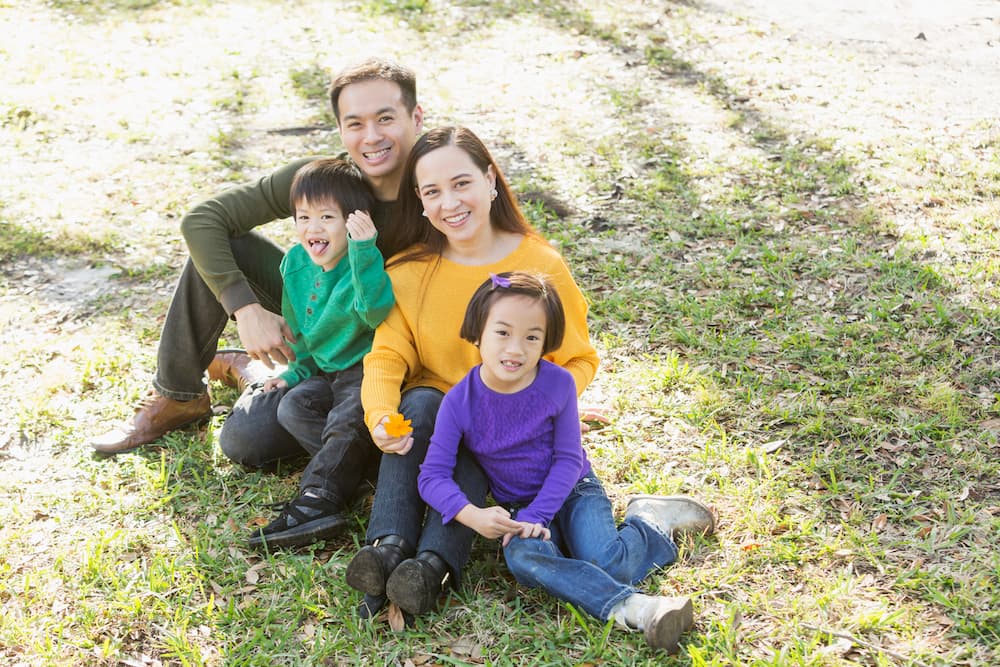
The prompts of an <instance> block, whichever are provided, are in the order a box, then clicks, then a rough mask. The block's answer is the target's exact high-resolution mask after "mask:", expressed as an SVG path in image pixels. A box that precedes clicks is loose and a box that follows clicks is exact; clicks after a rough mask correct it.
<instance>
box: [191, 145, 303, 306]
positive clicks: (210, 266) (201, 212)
mask: <svg viewBox="0 0 1000 667" xmlns="http://www.w3.org/2000/svg"><path fill="white" fill-rule="evenodd" d="M311 159H312V158H304V159H300V160H296V161H294V162H291V163H289V164H287V165H285V166H284V167H281V168H280V169H278V170H277V171H275V172H273V173H271V174H268V175H267V176H263V177H262V178H260V179H258V180H256V181H254V182H253V183H247V184H245V185H240V186H236V187H233V188H230V189H228V190H226V191H224V192H222V193H220V194H218V195H217V196H215V197H212V198H211V199H206V200H205V201H203V202H201V203H199V204H196V205H195V206H194V207H193V208H192V209H191V210H190V211H189V212H188V213H187V215H185V216H184V218H183V219H182V220H181V233H182V234H183V235H184V240H185V241H186V242H187V246H188V252H189V253H190V255H191V261H192V262H194V266H195V268H196V269H197V270H198V274H199V275H200V276H201V277H202V280H204V281H205V284H206V285H208V287H209V289H211V290H212V293H213V294H215V297H216V298H217V299H218V300H219V303H221V304H222V307H223V308H225V310H226V312H227V313H229V314H230V315H232V314H233V313H235V312H236V311H237V310H238V309H240V308H242V307H243V306H245V305H247V304H250V303H256V302H257V297H256V296H254V293H253V290H251V289H250V285H249V283H248V282H247V279H246V277H245V276H244V275H243V272H242V271H240V269H239V267H238V266H237V264H236V259H235V258H234V257H233V251H232V248H231V246H230V245H229V240H230V239H231V238H235V237H237V236H242V235H244V234H246V233H247V232H249V231H250V230H252V229H253V228H254V227H257V226H259V225H263V224H266V223H268V222H272V221H273V220H278V219H280V218H287V217H289V216H290V215H291V214H292V211H291V204H290V203H289V201H288V199H289V196H288V195H289V191H290V190H291V187H292V179H293V178H294V177H295V172H296V171H298V170H299V168H301V167H302V166H303V165H305V164H307V163H308V162H310V160H311Z"/></svg>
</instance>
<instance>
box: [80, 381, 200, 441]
mask: <svg viewBox="0 0 1000 667" xmlns="http://www.w3.org/2000/svg"><path fill="white" fill-rule="evenodd" d="M211 416H212V403H211V401H209V399H208V394H205V395H203V396H200V397H199V398H196V399H194V400H193V401H175V400H174V399H172V398H167V397H166V396H162V395H160V393H159V392H158V391H156V390H150V392H149V394H148V395H147V396H146V398H145V399H143V401H142V404H141V405H140V406H139V407H138V408H137V409H136V411H135V414H134V415H133V416H132V419H130V420H129V421H127V422H126V423H124V424H122V425H121V426H119V427H117V428H115V429H114V430H112V431H110V432H108V433H105V434H104V435H100V436H97V437H96V438H94V439H92V440H91V441H90V446H91V447H93V448H94V449H96V450H97V451H98V452H101V453H102V454H120V453H121V452H127V451H129V450H132V449H135V448H136V447H142V446H143V445H148V444H149V443H151V442H154V441H155V440H158V439H159V438H160V437H162V436H163V435H164V434H165V433H169V432H170V431H175V430H177V429H179V428H182V427H184V426H187V425H189V424H193V423H194V422H199V421H203V420H205V419H207V418H208V417H211Z"/></svg>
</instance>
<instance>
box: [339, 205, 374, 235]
mask: <svg viewBox="0 0 1000 667" xmlns="http://www.w3.org/2000/svg"><path fill="white" fill-rule="evenodd" d="M346 225H347V232H348V233H349V234H350V235H351V239H352V240H354V241H367V240H368V239H373V238H375V231H376V230H375V223H374V222H372V218H371V216H370V215H368V213H367V212H365V211H355V212H354V213H351V214H350V215H349V216H347V222H346Z"/></svg>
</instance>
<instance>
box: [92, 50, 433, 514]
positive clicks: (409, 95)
mask: <svg viewBox="0 0 1000 667" xmlns="http://www.w3.org/2000/svg"><path fill="white" fill-rule="evenodd" d="M330 103H331V104H332V106H333V112H334V116H335V117H336V119H337V126H338V129H339V132H340V136H341V139H342V140H343V144H344V146H345V148H346V149H347V153H348V156H349V157H350V159H351V160H353V161H354V163H355V164H357V166H358V167H359V168H360V169H361V172H362V174H363V176H364V178H365V180H367V182H368V183H369V185H370V186H371V188H372V190H373V192H374V193H375V196H376V199H377V201H376V202H375V205H374V207H373V209H372V211H371V217H372V219H373V220H374V223H375V227H376V229H377V230H378V238H377V245H378V248H379V250H381V251H382V254H383V256H384V257H389V256H391V255H392V254H394V253H395V252H396V251H398V250H400V248H398V247H395V244H396V243H397V242H396V241H395V240H394V239H395V238H396V235H395V234H394V233H393V230H392V229H390V226H389V223H390V218H391V211H392V209H393V207H394V205H395V200H396V194H397V190H398V189H399V180H400V176H401V171H402V168H403V164H404V163H405V161H406V158H407V156H408V155H409V152H410V149H411V148H412V147H413V144H414V142H415V141H416V139H417V136H418V135H419V134H420V132H421V129H422V127H423V110H422V109H421V108H420V106H419V105H418V104H417V97H416V77H415V76H414V74H413V72H412V71H410V70H409V69H407V68H404V67H401V66H399V65H397V64H395V63H392V62H389V61H385V60H381V59H370V60H366V61H364V62H361V63H359V64H357V65H354V66H352V67H349V68H347V69H345V70H343V71H342V72H340V73H339V74H338V75H337V76H336V77H335V78H334V80H333V82H332V84H331V87H330ZM312 159H313V158H304V159H301V160H297V161H295V162H292V163H290V164H288V165H286V166H284V167H282V168H280V169H278V170H277V171H275V172H273V173H272V174H270V175H267V176H264V177H263V178H260V179H259V180H257V181H255V182H253V183H248V184H246V185H243V186H240V187H236V188H232V189H230V190H227V191H225V192H223V193H221V194H219V195H218V196H216V197H214V198H212V199H208V200H206V201H204V202H201V203H200V204H198V205H196V206H195V207H194V208H192V209H191V211H190V212H189V213H188V214H187V215H186V216H184V219H183V220H182V221H181V230H182V233H183V234H184V239H185V241H186V242H187V246H188V252H189V253H190V257H189V259H188V261H187V262H186V263H185V265H184V269H183V271H182V273H181V276H180V279H179V281H178V284H177V288H176V290H175V292H174V295H173V299H172V301H171V303H170V307H169V310H168V311H167V317H166V320H165V322H164V325H163V331H162V333H161V336H160V343H159V350H158V353H157V369H156V376H155V378H154V380H153V388H152V390H151V391H150V393H149V395H148V396H147V397H146V399H145V400H144V401H143V402H142V403H141V405H140V406H139V407H138V408H137V409H136V412H135V414H134V415H133V416H132V418H131V419H129V420H128V421H127V422H126V423H124V424H122V425H120V426H118V427H117V428H115V429H113V430H112V431H110V432H108V433H106V434H103V435H101V436H99V437H96V438H94V439H93V440H91V441H90V445H91V446H92V447H93V448H94V449H95V450H96V451H98V452H100V453H103V454H109V455H110V454H117V453H120V452H126V451H129V450H132V449H135V448H137V447H141V446H143V445H148V444H150V443H153V442H155V441H156V440H157V439H159V438H160V437H162V436H163V435H164V434H166V433H168V432H170V431H172V430H176V429H180V428H182V427H184V426H187V425H190V424H193V423H196V422H200V421H203V420H205V419H207V418H208V417H209V416H210V415H211V403H210V401H209V397H208V392H207V387H206V385H205V379H204V376H205V371H206V370H208V375H209V378H210V379H215V380H222V381H224V382H227V383H228V384H231V385H233V386H240V387H246V386H247V385H252V384H254V383H255V382H258V381H262V380H263V379H264V378H265V377H266V376H267V375H268V373H266V372H265V371H264V369H263V367H265V366H266V367H267V368H269V369H271V368H274V366H275V365H276V364H278V365H282V364H287V363H288V362H289V361H292V360H293V359H294V353H293V352H292V347H291V343H292V342H294V338H293V337H292V332H291V329H290V328H289V326H288V324H287V322H286V321H285V319H284V318H283V317H282V316H281V314H280V313H281V287H282V280H281V274H280V272H279V269H278V267H279V264H280V262H281V259H282V257H283V256H284V251H283V249H282V248H280V247H279V246H277V245H276V244H274V243H273V242H271V241H270V240H268V239H267V238H265V237H264V236H263V235H261V234H259V233H258V232H256V231H254V228H256V227H258V226H260V225H264V224H267V223H269V222H272V221H274V220H279V219H282V218H287V217H289V216H291V215H292V207H291V204H290V202H289V191H290V188H291V183H292V179H293V177H294V176H295V173H296V172H297V171H298V170H299V169H300V168H301V167H302V166H304V165H305V164H307V163H308V162H310V161H311V160H312ZM230 318H233V319H235V320H236V325H237V330H238V332H239V337H240V341H241V342H242V343H243V347H244V349H245V350H246V353H243V352H231V351H229V352H218V351H217V347H218V340H219V336H220V335H221V334H222V331H223V330H224V329H225V327H226V323H227V322H228V320H229V319H230ZM251 360H257V362H255V363H251ZM235 421H236V423H235V424H234V425H233V427H232V428H229V424H228V423H227V428H225V429H224V436H225V437H223V438H221V440H222V442H221V445H222V447H223V450H224V451H225V452H226V454H227V456H229V457H230V458H232V459H233V460H234V461H237V462H239V463H242V464H244V465H248V466H252V467H269V466H273V465H274V464H275V463H276V462H277V461H279V460H281V459H283V458H287V457H293V456H301V455H302V454H303V453H304V452H303V450H302V449H301V447H300V446H299V445H298V443H297V442H296V441H295V439H294V438H292V437H291V436H290V435H289V434H288V433H287V432H286V431H284V429H282V428H281V427H280V426H279V425H278V423H277V420H276V419H275V418H274V415H265V414H259V415H255V416H254V418H253V419H243V420H242V421H241V420H239V419H237V420H235ZM359 478H360V477H359ZM350 492H351V493H353V492H354V489H350ZM306 519H308V517H306Z"/></svg>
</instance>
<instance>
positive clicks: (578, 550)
mask: <svg viewBox="0 0 1000 667" xmlns="http://www.w3.org/2000/svg"><path fill="white" fill-rule="evenodd" d="M515 518H516V514H515ZM549 530H550V531H551V532H552V538H551V539H550V540H542V539H539V538H520V537H515V538H513V539H512V540H511V541H510V543H509V544H508V545H507V546H506V547H505V548H504V558H505V559H506V561H507V569H509V570H510V572H511V573H512V574H513V575H514V578H515V579H517V581H518V582H519V583H520V584H522V585H524V586H528V587H529V588H541V589H543V590H545V591H546V592H548V593H549V594H550V595H552V596H554V597H556V598H559V599H560V600H564V601H566V602H569V603H571V604H572V605H573V606H575V607H576V608H578V609H582V610H584V611H585V612H587V613H588V614H590V615H591V616H593V617H595V618H599V619H600V620H602V621H607V620H608V618H609V617H610V616H611V610H612V609H613V608H614V607H615V605H616V604H618V603H619V602H621V601H622V600H624V599H625V598H626V597H628V596H629V595H632V594H633V593H635V592H637V591H636V589H635V588H634V587H633V585H634V584H637V583H639V582H640V581H641V580H642V579H644V578H645V577H646V576H647V575H648V574H649V573H650V572H652V571H654V570H656V569H659V568H661V567H664V566H665V565H669V564H671V563H673V562H674V561H675V560H677V545H675V544H674V542H673V540H671V539H670V537H669V536H667V535H664V534H663V533H661V532H660V531H659V530H657V529H656V528H655V527H653V526H652V525H651V524H649V523H647V522H646V521H643V520H642V519H640V518H638V517H630V518H628V519H626V520H625V521H624V522H623V523H622V524H621V525H620V526H616V525H615V518H614V514H613V513H612V509H611V501H610V500H608V496H607V495H606V494H605V493H604V487H603V486H602V485H601V482H600V480H599V479H598V478H597V476H596V475H594V473H593V472H590V473H587V476H586V477H584V478H583V479H581V480H580V481H579V482H577V484H576V486H575V487H574V488H573V490H572V491H571V492H570V494H569V497H568V498H567V499H566V502H565V503H563V506H562V508H560V510H559V511H558V512H557V513H556V516H555V517H554V518H553V519H552V522H551V524H550V525H549Z"/></svg>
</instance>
